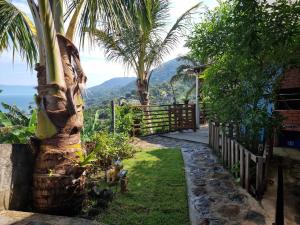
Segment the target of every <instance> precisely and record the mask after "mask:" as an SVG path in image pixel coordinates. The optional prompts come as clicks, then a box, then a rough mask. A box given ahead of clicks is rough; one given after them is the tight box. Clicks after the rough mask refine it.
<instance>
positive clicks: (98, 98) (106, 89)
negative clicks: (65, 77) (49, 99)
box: [85, 58, 186, 106]
mask: <svg viewBox="0 0 300 225" xmlns="http://www.w3.org/2000/svg"><path fill="white" fill-rule="evenodd" d="M182 64H186V62H185V61H182V60H178V58H175V59H172V60H170V61H167V62H165V63H163V64H161V65H160V66H159V67H157V68H155V69H154V70H153V72H152V75H151V78H150V89H155V88H161V85H162V84H166V85H169V84H168V83H169V81H170V79H171V77H172V76H173V75H174V74H175V73H176V70H177V68H178V67H179V66H181V65H182ZM134 90H136V78H135V77H118V78H113V79H110V80H108V81H106V82H104V83H103V84H100V85H97V86H94V87H91V88H88V89H87V91H86V92H87V95H86V99H85V100H86V104H87V105H88V106H89V105H93V104H100V103H101V102H103V101H107V100H112V99H114V98H119V97H124V96H125V95H126V94H127V95H130V94H132V92H134Z"/></svg>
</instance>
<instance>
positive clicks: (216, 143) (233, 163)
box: [209, 122, 266, 198]
mask: <svg viewBox="0 0 300 225" xmlns="http://www.w3.org/2000/svg"><path fill="white" fill-rule="evenodd" d="M209 145H210V146H211V147H212V149H213V151H214V152H215V153H216V154H217V155H218V156H219V158H220V159H221V161H222V163H223V165H224V166H225V167H227V168H228V169H229V170H230V171H231V172H232V174H233V175H234V176H235V177H236V178H238V179H239V180H240V184H241V186H242V187H243V188H245V189H246V190H247V191H248V192H250V193H251V194H253V195H255V196H256V197H257V198H261V197H262V195H263V192H264V189H265V181H264V179H265V176H266V157H265V156H257V155H255V154H253V153H252V152H250V151H249V150H247V149H246V148H245V147H244V146H242V145H241V144H239V143H238V142H237V141H236V140H235V139H234V138H231V137H229V135H228V134H226V133H225V132H223V130H222V128H221V126H219V125H217V124H216V123H213V122H210V123H209Z"/></svg>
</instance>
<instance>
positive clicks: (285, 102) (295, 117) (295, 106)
mask: <svg viewBox="0 0 300 225" xmlns="http://www.w3.org/2000/svg"><path fill="white" fill-rule="evenodd" d="M278 95H279V98H278V100H277V103H276V111H277V112H279V113H280V115H281V116H283V118H284V120H283V123H282V125H283V126H282V129H281V131H280V132H279V134H278V141H277V144H278V145H279V146H289V147H296V148H299V147H300V68H292V69H290V70H288V71H287V72H286V73H285V74H284V75H283V77H282V79H281V82H280V88H279V90H278Z"/></svg>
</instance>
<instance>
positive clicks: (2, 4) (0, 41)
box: [0, 0, 37, 66]
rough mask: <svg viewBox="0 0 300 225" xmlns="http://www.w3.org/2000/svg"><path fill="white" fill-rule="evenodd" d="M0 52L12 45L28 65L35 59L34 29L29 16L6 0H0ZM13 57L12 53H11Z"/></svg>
mask: <svg viewBox="0 0 300 225" xmlns="http://www.w3.org/2000/svg"><path fill="white" fill-rule="evenodd" d="M0 21H1V23H0V52H2V51H4V50H5V49H7V48H9V47H10V45H12V48H13V51H15V50H17V51H19V53H20V55H21V57H22V58H24V59H25V60H26V61H27V63H28V64H29V65H30V66H33V65H34V63H35V62H36V60H37V50H36V49H37V47H36V43H35V40H34V37H35V35H36V30H35V27H34V25H33V23H32V22H31V21H30V19H29V17H28V16H26V15H25V14H24V13H23V12H22V11H20V10H19V9H18V8H17V7H15V6H14V5H13V4H12V3H10V2H9V1H7V0H0ZM13 57H14V55H13Z"/></svg>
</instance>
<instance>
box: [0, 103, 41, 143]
mask: <svg viewBox="0 0 300 225" xmlns="http://www.w3.org/2000/svg"><path fill="white" fill-rule="evenodd" d="M1 104H2V106H3V108H4V109H5V110H6V111H7V112H3V111H1V110H0V143H9V144H15V143H16V144H26V143H28V142H29V140H30V138H31V137H33V136H34V134H35V130H36V123H37V114H36V110H33V111H32V114H31V116H30V117H28V116H27V115H25V113H23V112H22V111H21V110H20V109H18V108H17V107H16V106H10V105H8V104H5V103H1Z"/></svg>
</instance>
